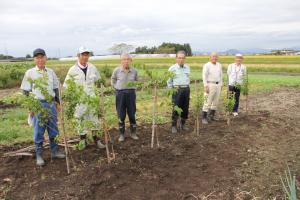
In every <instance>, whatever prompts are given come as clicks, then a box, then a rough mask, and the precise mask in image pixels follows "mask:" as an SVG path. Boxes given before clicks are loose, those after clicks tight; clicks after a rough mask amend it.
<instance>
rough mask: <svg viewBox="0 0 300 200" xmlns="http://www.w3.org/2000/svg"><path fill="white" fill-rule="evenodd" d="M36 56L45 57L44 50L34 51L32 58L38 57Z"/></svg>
mask: <svg viewBox="0 0 300 200" xmlns="http://www.w3.org/2000/svg"><path fill="white" fill-rule="evenodd" d="M38 55H43V56H45V55H46V52H45V50H44V49H40V48H38V49H36V50H34V51H33V57H36V56H38Z"/></svg>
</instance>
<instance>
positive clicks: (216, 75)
mask: <svg viewBox="0 0 300 200" xmlns="http://www.w3.org/2000/svg"><path fill="white" fill-rule="evenodd" d="M222 77H223V72H222V65H221V64H220V63H218V62H217V63H216V64H213V63H212V62H208V63H206V64H205V65H204V66H203V71H202V79H203V84H204V86H207V85H208V84H209V82H218V85H222Z"/></svg>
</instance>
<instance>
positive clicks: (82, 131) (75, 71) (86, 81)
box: [64, 47, 105, 149]
mask: <svg viewBox="0 0 300 200" xmlns="http://www.w3.org/2000/svg"><path fill="white" fill-rule="evenodd" d="M90 53H91V51H90V50H89V49H87V48H86V47H80V48H79V49H78V54H77V56H78V61H77V62H76V63H75V65H73V66H72V67H71V68H70V69H69V71H68V74H67V76H66V79H65V82H64V87H65V88H67V87H68V84H67V81H68V80H69V79H70V78H71V77H73V78H74V81H75V83H76V84H77V85H79V86H83V90H84V92H85V93H86V94H87V95H90V96H95V95H96V94H95V87H96V86H97V85H96V82H97V81H98V80H100V74H99V71H98V69H97V68H96V67H95V66H94V65H93V64H91V63H89V62H88V60H89V57H90ZM86 110H87V105H85V104H77V105H76V109H75V113H74V117H75V118H76V119H77V120H78V123H79V124H81V120H84V121H89V122H91V124H93V127H92V136H93V139H94V141H95V143H96V145H97V147H98V148H100V149H104V148H105V145H104V144H102V142H101V141H100V138H99V137H98V136H97V132H99V119H98V116H97V115H96V114H95V112H92V111H90V112H89V113H87V112H86ZM88 129H89V127H84V126H78V127H77V131H78V133H79V135H80V139H81V142H82V143H83V145H82V147H83V148H85V146H86V145H87V141H86V139H87V138H86V135H87V132H88Z"/></svg>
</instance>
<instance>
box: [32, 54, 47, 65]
mask: <svg viewBox="0 0 300 200" xmlns="http://www.w3.org/2000/svg"><path fill="white" fill-rule="evenodd" d="M33 60H34V63H35V64H36V66H38V67H45V65H46V61H47V56H44V55H41V54H39V55H37V56H35V57H34V59H33Z"/></svg>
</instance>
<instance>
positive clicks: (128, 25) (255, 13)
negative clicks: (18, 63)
mask: <svg viewBox="0 0 300 200" xmlns="http://www.w3.org/2000/svg"><path fill="white" fill-rule="evenodd" d="M299 10H300V2H299V1H294V0H285V1H279V0H261V1H256V2H255V1H249V0H230V1H222V0H212V1H205V2H204V1H198V0H186V1H178V2H176V1H170V0H165V1H159V0H152V1H142V0H127V1H121V0H115V1H110V0H101V1H99V0H88V1H79V0H61V1H37V0H26V1H17V0H2V1H1V6H0V27H1V32H0V53H5V51H8V52H9V54H12V55H16V56H24V55H26V54H27V53H31V52H32V50H33V49H34V48H36V47H42V48H45V49H46V50H47V52H48V54H49V55H50V56H58V54H60V55H61V56H67V55H74V54H75V53H76V49H77V48H78V47H79V46H81V45H86V46H88V47H89V48H91V49H93V50H94V52H95V53H96V54H103V53H107V50H108V48H109V47H110V46H112V45H113V44H114V43H119V42H125V43H130V44H133V45H136V46H138V45H148V46H152V45H159V44H160V43H161V42H164V41H167V42H180V43H183V42H185V43H187V42H188V43H190V44H191V45H192V48H193V49H194V50H217V51H218V50H224V49H229V48H237V49H246V48H283V47H294V46H300V42H299V41H300V12H299Z"/></svg>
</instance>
